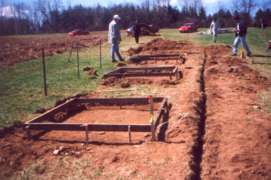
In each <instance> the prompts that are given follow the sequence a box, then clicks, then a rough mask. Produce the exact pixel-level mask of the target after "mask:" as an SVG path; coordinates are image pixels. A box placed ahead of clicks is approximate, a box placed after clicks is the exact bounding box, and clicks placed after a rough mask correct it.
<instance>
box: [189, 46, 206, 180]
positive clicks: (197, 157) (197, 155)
mask: <svg viewBox="0 0 271 180" xmlns="http://www.w3.org/2000/svg"><path fill="white" fill-rule="evenodd" d="M206 62H207V54H206V51H204V57H203V63H202V67H201V69H200V79H199V83H200V93H201V94H200V99H199V101H198V103H197V105H196V112H197V114H198V117H199V119H198V122H197V126H198V127H197V134H196V135H197V136H196V139H195V143H194V145H193V146H192V163H191V164H190V168H191V170H192V172H193V173H192V174H191V176H190V178H189V179H195V180H199V179H201V162H202V157H203V153H204V152H203V145H204V135H205V120H206V102H207V96H206V93H205V65H206Z"/></svg>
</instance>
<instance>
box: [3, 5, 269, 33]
mask: <svg viewBox="0 0 271 180" xmlns="http://www.w3.org/2000/svg"><path fill="white" fill-rule="evenodd" d="M60 2H61V1H57V0H37V1H36V3H34V5H33V7H31V8H29V7H27V6H26V5H25V4H22V3H21V4H16V6H14V8H15V10H16V13H15V15H14V16H13V17H3V16H2V17H0V27H1V28H0V35H11V34H32V33H45V32H46V33H56V32H69V31H71V30H73V29H77V28H78V29H83V30H87V31H98V30H106V29H107V28H108V23H109V22H110V21H111V19H112V16H113V15H114V14H119V15H120V16H121V17H122V22H121V25H122V28H127V27H129V26H130V25H132V23H133V22H135V21H136V20H138V21H139V22H141V23H145V24H154V25H156V26H158V27H160V28H168V27H177V26H179V25H181V24H183V23H185V22H191V21H192V22H195V23H197V24H198V25H199V26H201V27H208V26H209V24H210V22H211V21H212V19H213V18H216V19H218V21H219V24H220V26H221V27H232V26H234V25H235V22H234V20H233V17H234V16H236V15H237V14H240V15H241V16H242V17H243V18H244V20H245V21H246V23H247V24H248V25H249V26H259V27H260V26H270V25H271V9H268V8H267V9H258V10H257V12H256V14H255V16H254V17H252V16H251V10H252V9H253V8H254V7H255V6H254V4H253V3H252V2H253V1H251V0H241V1H237V2H239V4H236V6H235V7H236V9H235V10H234V11H230V10H227V9H224V8H221V9H220V10H219V11H218V12H216V13H214V14H212V15H207V13H206V9H205V8H204V6H203V5H202V3H201V1H200V0H199V1H198V0H189V1H188V0H184V1H182V2H183V3H182V8H181V9H178V8H177V7H173V6H171V5H170V3H169V2H170V0H153V1H151V0H145V1H144V2H143V3H142V4H141V5H135V4H120V5H114V6H111V7H104V6H101V5H97V6H95V7H84V6H82V5H78V6H74V7H71V6H69V7H65V6H64V5H63V4H62V3H60ZM240 2H247V4H240ZM26 9H27V10H26Z"/></svg>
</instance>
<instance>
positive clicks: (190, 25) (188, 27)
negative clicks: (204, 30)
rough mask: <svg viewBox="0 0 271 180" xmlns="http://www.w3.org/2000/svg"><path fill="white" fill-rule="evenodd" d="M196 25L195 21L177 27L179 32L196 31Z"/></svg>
mask: <svg viewBox="0 0 271 180" xmlns="http://www.w3.org/2000/svg"><path fill="white" fill-rule="evenodd" d="M197 29H198V27H197V26H196V24H195V23H185V24H184V25H182V26H181V27H179V28H178V30H179V31H180V33H185V32H195V31H197Z"/></svg>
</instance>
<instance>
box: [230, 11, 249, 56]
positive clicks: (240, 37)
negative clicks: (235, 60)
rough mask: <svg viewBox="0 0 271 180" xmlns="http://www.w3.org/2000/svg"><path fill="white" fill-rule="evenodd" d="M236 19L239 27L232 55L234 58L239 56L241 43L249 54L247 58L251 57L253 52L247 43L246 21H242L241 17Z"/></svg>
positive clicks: (237, 27) (236, 30)
mask: <svg viewBox="0 0 271 180" xmlns="http://www.w3.org/2000/svg"><path fill="white" fill-rule="evenodd" d="M234 19H235V20H236V22H237V25H236V28H235V39H234V42H233V46H232V55H233V56H236V55H237V51H238V48H239V45H240V43H242V46H243V48H244V49H245V50H246V52H247V56H251V51H250V48H249V46H248V44H247V41H246V35H247V25H246V24H245V23H244V21H241V20H240V17H239V16H235V18H234Z"/></svg>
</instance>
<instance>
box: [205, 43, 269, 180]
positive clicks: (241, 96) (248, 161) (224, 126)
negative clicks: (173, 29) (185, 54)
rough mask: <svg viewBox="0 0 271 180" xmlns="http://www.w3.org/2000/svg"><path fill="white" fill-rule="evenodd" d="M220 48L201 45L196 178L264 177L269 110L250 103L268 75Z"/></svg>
mask: <svg viewBox="0 0 271 180" xmlns="http://www.w3.org/2000/svg"><path fill="white" fill-rule="evenodd" d="M224 49H225V48H223V47H219V48H214V47H209V48H207V54H208V59H207V64H206V73H205V82H206V87H207V88H206V93H207V97H208V101H207V119H206V127H207V128H206V133H205V138H204V139H205V145H204V155H203V161H202V162H203V163H202V178H203V179H269V178H270V177H271V164H270V162H271V151H270V149H271V139H270V137H271V136H270V128H271V123H270V116H269V115H267V114H266V113H264V112H262V111H261V110H259V109H258V110H257V109H255V108H253V106H255V105H256V106H258V105H257V95H258V93H259V92H260V91H261V90H264V89H265V88H267V87H268V86H269V85H270V81H268V80H267V78H265V77H263V76H261V75H260V74H259V73H258V72H256V71H254V70H252V69H250V68H249V67H248V66H247V63H246V62H245V61H244V60H241V59H239V58H231V57H228V56H227V54H226V53H225V52H227V51H225V50H224ZM218 54H219V56H218ZM220 55H221V56H220ZM260 109H261V107H260Z"/></svg>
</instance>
